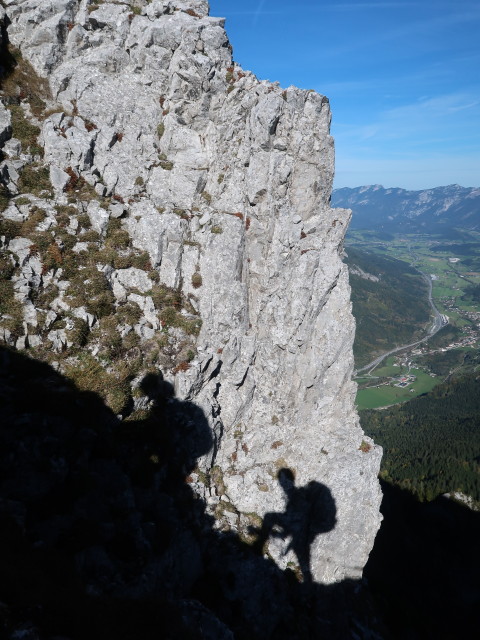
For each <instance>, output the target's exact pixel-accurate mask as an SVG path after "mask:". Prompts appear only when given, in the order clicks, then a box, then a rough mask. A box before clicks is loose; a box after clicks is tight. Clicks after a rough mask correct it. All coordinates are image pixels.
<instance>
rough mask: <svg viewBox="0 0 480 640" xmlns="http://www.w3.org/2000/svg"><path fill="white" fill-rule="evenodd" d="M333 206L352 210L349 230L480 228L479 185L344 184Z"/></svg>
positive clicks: (417, 230) (410, 230)
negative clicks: (387, 186)
mask: <svg viewBox="0 0 480 640" xmlns="http://www.w3.org/2000/svg"><path fill="white" fill-rule="evenodd" d="M332 206H333V207H342V208H346V209H352V211H353V216H352V222H351V224H350V228H351V229H378V230H381V231H387V232H398V231H404V232H410V233H418V232H424V233H444V232H446V231H451V230H452V228H454V227H457V228H460V229H480V188H478V187H461V186H459V185H458V184H452V185H449V186H447V187H435V188H434V189H425V190H424V191H407V190H406V189H399V188H392V189H385V188H384V187H382V186H381V185H378V184H376V185H371V186H365V187H355V188H354V189H351V188H349V187H343V188H342V189H335V190H334V191H333V194H332Z"/></svg>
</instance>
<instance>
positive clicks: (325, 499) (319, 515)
mask: <svg viewBox="0 0 480 640" xmlns="http://www.w3.org/2000/svg"><path fill="white" fill-rule="evenodd" d="M277 477H278V482H279V483H280V486H281V487H282V489H283V491H284V493H285V497H286V500H287V504H286V507H285V511H284V512H283V513H279V512H271V513H267V514H265V516H264V518H263V523H262V526H261V528H260V529H254V528H251V533H254V534H257V536H258V537H257V540H256V542H255V548H256V549H257V551H260V552H261V551H262V550H263V548H264V545H265V543H266V542H267V540H268V539H269V538H270V537H273V538H281V539H283V540H285V539H287V538H288V539H289V540H290V541H289V543H288V546H287V548H286V549H285V551H284V554H285V555H286V554H287V553H288V551H290V550H292V551H293V552H294V553H295V555H296V556H297V560H298V564H299V566H300V571H301V572H302V577H303V582H304V584H305V585H307V584H311V583H312V582H313V579H312V572H311V566H310V555H311V546H312V544H313V542H314V540H315V538H316V537H317V536H318V535H320V534H321V533H327V532H328V531H331V530H332V529H333V528H334V527H335V524H336V512H337V510H336V506H335V500H334V498H333V496H332V493H331V491H330V489H328V487H326V486H325V485H323V484H321V483H320V482H316V481H312V482H309V483H308V484H307V485H305V486H303V487H296V486H295V477H294V475H293V472H292V471H291V470H290V469H280V471H279V472H278V476H277Z"/></svg>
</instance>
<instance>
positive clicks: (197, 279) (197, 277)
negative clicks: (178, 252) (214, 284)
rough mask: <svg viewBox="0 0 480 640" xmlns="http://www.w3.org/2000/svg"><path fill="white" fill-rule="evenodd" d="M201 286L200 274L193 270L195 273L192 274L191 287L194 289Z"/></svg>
mask: <svg viewBox="0 0 480 640" xmlns="http://www.w3.org/2000/svg"><path fill="white" fill-rule="evenodd" d="M201 286H202V275H201V274H200V273H199V272H198V271H195V273H194V274H193V275H192V287H193V288H194V289H198V288H199V287H201Z"/></svg>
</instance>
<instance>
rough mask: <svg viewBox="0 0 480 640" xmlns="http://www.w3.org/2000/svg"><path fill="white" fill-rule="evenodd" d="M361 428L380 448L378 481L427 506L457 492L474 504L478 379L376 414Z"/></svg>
mask: <svg viewBox="0 0 480 640" xmlns="http://www.w3.org/2000/svg"><path fill="white" fill-rule="evenodd" d="M360 416H361V422H362V427H363V429H364V430H365V432H366V433H367V434H368V435H369V436H371V437H372V438H374V440H375V442H377V443H378V444H380V445H382V446H383V447H384V457H383V462H382V476H383V478H384V479H386V480H388V481H389V482H392V483H393V484H396V485H398V486H400V487H402V488H404V489H408V490H409V491H411V492H412V493H414V494H415V495H416V496H417V497H418V498H419V499H420V500H432V499H433V498H435V497H436V496H437V495H439V494H441V493H447V492H451V491H459V492H462V493H464V494H467V495H469V496H471V497H472V498H473V499H474V500H476V501H480V378H479V377H478V376H477V375H475V374H473V375H469V376H465V377H462V378H459V379H454V380H451V381H449V382H446V383H443V384H440V385H438V386H437V387H435V389H433V390H432V391H431V392H430V393H428V394H426V395H424V396H421V397H419V398H415V399H413V400H411V401H410V402H407V403H405V404H401V405H396V406H394V407H390V408H389V409H385V410H382V411H372V410H367V411H362V412H361V413H360Z"/></svg>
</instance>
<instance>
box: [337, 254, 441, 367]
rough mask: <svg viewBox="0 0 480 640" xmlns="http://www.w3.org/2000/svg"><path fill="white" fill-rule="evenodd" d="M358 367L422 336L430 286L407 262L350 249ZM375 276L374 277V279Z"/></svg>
mask: <svg viewBox="0 0 480 640" xmlns="http://www.w3.org/2000/svg"><path fill="white" fill-rule="evenodd" d="M347 254H348V257H347V258H346V262H347V264H348V266H349V270H350V284H351V287H352V304H353V315H354V316H355V319H356V322H357V331H356V336H355V344H354V347H353V352H354V356H355V363H356V366H357V367H358V366H362V365H364V364H367V363H368V362H370V361H371V360H373V358H375V356H377V355H379V354H380V353H382V352H384V351H388V350H389V349H391V348H394V347H396V346H398V345H401V344H404V343H408V342H411V341H412V340H413V339H414V338H415V336H417V335H418V336H419V335H420V334H421V332H422V329H423V328H424V327H425V324H426V323H427V322H428V320H429V317H430V307H429V304H428V294H427V285H426V283H425V281H424V280H423V278H422V277H421V276H420V275H419V273H418V272H417V271H415V269H413V268H412V267H410V266H409V265H408V264H407V263H406V262H402V261H401V260H395V259H394V258H385V257H381V256H378V255H375V254H373V253H368V252H366V251H361V250H359V249H355V248H353V247H348V248H347ZM372 276H373V278H372Z"/></svg>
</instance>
